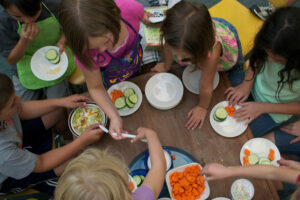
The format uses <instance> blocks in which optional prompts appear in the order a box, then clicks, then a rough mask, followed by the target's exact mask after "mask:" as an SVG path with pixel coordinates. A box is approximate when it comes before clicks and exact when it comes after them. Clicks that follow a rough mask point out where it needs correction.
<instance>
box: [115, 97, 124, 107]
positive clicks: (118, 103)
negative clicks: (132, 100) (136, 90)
mask: <svg viewBox="0 0 300 200" xmlns="http://www.w3.org/2000/svg"><path fill="white" fill-rule="evenodd" d="M125 106H126V103H125V97H119V98H117V99H116V101H115V107H116V108H117V109H122V108H124V107H125Z"/></svg>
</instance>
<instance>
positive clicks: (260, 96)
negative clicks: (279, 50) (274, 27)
mask: <svg viewBox="0 0 300 200" xmlns="http://www.w3.org/2000/svg"><path fill="white" fill-rule="evenodd" d="M283 68H284V65H281V64H278V63H274V62H269V61H267V62H266V63H265V64H264V66H263V68H262V69H261V71H260V72H259V73H258V74H257V76H256V78H255V82H254V86H253V88H252V91H251V93H252V96H253V98H254V100H255V101H257V102H269V103H288V102H294V101H300V80H296V81H294V82H293V85H292V88H291V89H290V88H289V84H284V86H283V88H282V90H281V91H280V93H279V95H277V97H276V90H277V87H278V81H279V80H280V77H279V75H278V72H279V71H280V70H282V69H283ZM292 76H294V77H299V76H300V74H299V72H296V71H292ZM269 115H270V116H271V117H272V119H273V120H274V121H275V122H276V123H281V122H284V121H286V120H288V119H289V118H290V117H291V116H292V115H287V114H276V113H269Z"/></svg>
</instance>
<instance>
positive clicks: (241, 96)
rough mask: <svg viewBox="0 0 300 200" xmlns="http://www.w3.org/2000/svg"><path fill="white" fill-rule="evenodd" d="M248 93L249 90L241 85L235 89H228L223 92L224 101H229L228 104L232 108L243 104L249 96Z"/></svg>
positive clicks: (244, 85) (246, 86)
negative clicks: (224, 95)
mask: <svg viewBox="0 0 300 200" xmlns="http://www.w3.org/2000/svg"><path fill="white" fill-rule="evenodd" d="M250 91H251V88H249V87H248V85H246V84H243V83H242V84H241V85H239V86H236V87H230V88H228V89H227V90H226V91H225V94H226V100H227V101H229V104H230V105H232V106H234V105H236V104H239V103H242V102H245V101H246V100H247V98H248V97H249V95H250Z"/></svg>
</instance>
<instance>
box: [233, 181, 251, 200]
mask: <svg viewBox="0 0 300 200" xmlns="http://www.w3.org/2000/svg"><path fill="white" fill-rule="evenodd" d="M236 190H244V191H245V192H247V193H248V194H249V198H245V199H244V200H251V199H252V198H253V196H254V186H253V184H252V183H251V182H250V181H249V180H248V179H244V178H241V179H237V180H235V181H234V182H233V183H232V185H231V189H230V193H231V197H232V199H233V200H238V198H236V195H234V191H236Z"/></svg>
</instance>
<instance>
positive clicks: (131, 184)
mask: <svg viewBox="0 0 300 200" xmlns="http://www.w3.org/2000/svg"><path fill="white" fill-rule="evenodd" d="M130 190H131V191H133V190H134V184H133V182H130Z"/></svg>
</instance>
